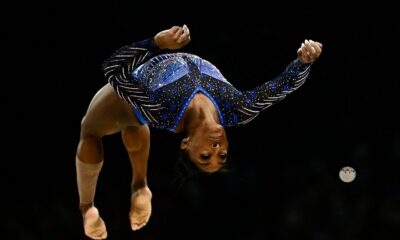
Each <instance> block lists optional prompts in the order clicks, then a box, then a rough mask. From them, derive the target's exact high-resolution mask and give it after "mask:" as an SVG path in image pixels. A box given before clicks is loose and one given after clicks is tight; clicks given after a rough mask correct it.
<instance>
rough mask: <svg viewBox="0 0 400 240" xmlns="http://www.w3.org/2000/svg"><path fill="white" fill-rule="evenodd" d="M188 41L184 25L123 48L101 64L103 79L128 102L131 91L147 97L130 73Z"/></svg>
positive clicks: (143, 89) (188, 35) (187, 31)
mask: <svg viewBox="0 0 400 240" xmlns="http://www.w3.org/2000/svg"><path fill="white" fill-rule="evenodd" d="M189 41H190V33H189V28H188V27H187V26H186V25H184V26H183V27H178V26H173V27H171V28H170V29H167V30H164V31H161V32H159V33H157V34H156V36H155V37H153V38H149V39H145V40H143V41H140V42H135V43H133V44H131V45H127V46H124V47H122V48H120V49H118V50H117V51H115V52H114V53H113V54H112V55H111V57H110V58H108V59H107V60H105V61H104V62H103V64H102V69H103V72H104V75H105V78H106V79H107V81H108V82H109V83H110V84H111V85H112V86H113V87H114V88H115V89H116V90H117V92H118V94H119V95H120V96H121V97H122V98H124V99H125V100H127V101H128V102H130V99H128V97H129V96H131V93H132V91H136V92H135V93H140V94H141V95H147V93H146V91H147V88H146V87H145V86H143V85H142V84H141V83H140V82H138V81H132V75H131V73H132V71H133V70H134V69H135V68H136V67H138V66H139V65H140V64H141V63H143V62H145V61H146V60H147V59H149V58H150V57H152V56H154V55H155V54H157V53H158V52H159V51H160V50H162V49H170V50H174V49H179V48H181V47H183V46H185V45H186V44H187V43H189ZM138 91H139V92H138Z"/></svg>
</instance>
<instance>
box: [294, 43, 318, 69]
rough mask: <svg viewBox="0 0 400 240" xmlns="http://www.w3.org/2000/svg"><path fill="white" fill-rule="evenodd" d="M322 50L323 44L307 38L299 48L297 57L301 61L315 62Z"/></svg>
mask: <svg viewBox="0 0 400 240" xmlns="http://www.w3.org/2000/svg"><path fill="white" fill-rule="evenodd" d="M321 52H322V44H321V43H319V42H315V41H313V40H305V41H304V43H302V44H301V46H300V48H299V49H298V50H297V57H298V59H299V60H300V62H301V63H303V64H305V63H313V62H315V60H317V59H318V58H319V56H320V55H321Z"/></svg>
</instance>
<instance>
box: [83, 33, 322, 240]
mask: <svg viewBox="0 0 400 240" xmlns="http://www.w3.org/2000/svg"><path fill="white" fill-rule="evenodd" d="M189 42H190V33H189V29H188V27H187V26H186V25H184V26H183V27H178V26H174V27H171V28H170V29H167V30H164V31H161V32H159V33H158V34H156V35H155V36H154V37H152V38H149V39H145V40H143V41H139V42H135V43H133V44H131V45H128V46H125V47H122V48H120V49H119V50H117V51H116V52H115V53H114V54H113V55H112V56H111V57H110V58H109V59H107V60H106V61H105V62H104V63H103V66H102V67H103V71H104V74H105V78H106V79H107V84H105V85H104V86H103V87H102V88H101V89H100V90H99V91H98V92H97V93H96V94H95V96H94V97H93V99H92V101H91V102H90V104H89V107H88V109H87V112H86V114H85V116H84V117H83V119H82V123H81V132H80V141H79V145H78V148H77V153H76V171H77V184H78V191H79V200H80V205H79V206H80V210H81V213H82V216H83V226H84V231H85V234H86V235H87V236H88V237H90V238H92V239H105V238H106V237H107V230H106V225H105V222H104V221H103V219H102V218H101V217H100V214H99V211H98V209H97V208H96V207H95V206H94V197H95V191H96V184H97V179H98V176H99V173H100V170H101V167H102V165H103V145H102V137H103V136H106V135H110V134H115V133H117V132H121V134H122V140H123V144H124V146H125V148H126V150H127V152H128V155H129V158H130V161H131V165H132V171H133V179H132V195H131V209H130V212H129V218H130V222H131V227H132V230H138V229H140V228H142V227H143V226H144V225H146V223H147V222H148V221H149V218H150V215H151V198H152V193H151V191H150V189H149V187H148V185H147V161H148V156H149V150H150V130H149V128H159V129H165V130H168V131H171V132H174V133H182V134H184V138H183V139H182V141H181V144H180V149H181V150H182V151H183V152H184V154H185V155H186V157H187V161H189V162H191V163H192V164H193V165H194V166H196V168H197V169H198V171H201V172H207V173H213V172H217V171H218V170H220V169H221V167H222V166H223V165H224V164H225V162H226V160H227V154H228V139H227V136H226V133H225V127H232V126H239V125H243V124H246V123H248V122H250V121H251V120H252V119H254V118H255V117H256V116H257V115H258V114H259V113H260V112H261V111H262V110H264V109H266V108H268V107H269V106H271V105H273V104H274V103H276V102H278V101H280V100H282V99H283V98H285V97H286V95H287V94H289V93H291V92H293V91H294V90H296V89H298V88H299V87H300V86H301V85H302V84H303V83H304V82H305V80H306V78H307V77H308V75H309V73H310V70H311V65H312V63H313V62H314V61H315V60H316V59H318V57H319V56H320V54H321V50H322V44H320V43H319V42H315V41H312V40H305V41H304V42H303V43H302V44H301V46H300V48H299V49H298V50H297V58H296V59H295V60H294V61H293V62H291V63H290V64H289V65H288V66H287V68H286V69H285V71H284V72H283V73H282V74H281V75H279V76H277V77H276V78H274V79H272V80H270V81H267V82H265V83H264V84H262V85H260V86H258V87H256V88H254V89H252V90H249V91H239V90H237V89H236V88H235V87H234V86H232V84H231V83H229V82H228V81H227V80H226V79H225V78H224V76H223V75H222V74H221V72H220V71H219V70H218V69H217V68H216V67H215V66H214V65H213V64H211V63H210V62H208V61H207V60H205V59H202V58H200V57H199V56H196V55H192V54H189V53H178V52H172V53H164V54H161V51H162V50H177V49H180V48H182V47H183V46H185V45H186V44H188V43H189Z"/></svg>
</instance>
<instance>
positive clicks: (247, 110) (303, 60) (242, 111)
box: [236, 40, 322, 124]
mask: <svg viewBox="0 0 400 240" xmlns="http://www.w3.org/2000/svg"><path fill="white" fill-rule="evenodd" d="M321 51H322V44H321V43H319V42H314V41H311V40H310V41H308V40H305V42H304V43H302V44H301V47H300V48H299V49H298V50H297V56H298V57H297V59H296V60H294V61H293V62H291V63H290V64H289V65H288V66H287V68H286V69H285V71H284V72H283V73H282V74H281V75H279V76H277V77H276V78H274V79H273V80H270V81H268V82H266V83H264V84H262V85H260V86H258V87H256V88H255V89H253V90H250V91H243V92H242V95H241V98H242V99H241V100H240V101H238V103H240V104H239V106H236V110H237V112H238V114H239V116H240V120H239V122H238V124H244V123H247V122H249V121H251V120H252V119H254V118H255V117H256V116H257V115H258V113H259V112H261V111H262V110H264V109H266V108H267V107H270V106H272V105H273V104H275V103H277V102H279V101H280V100H282V99H284V98H285V97H286V96H287V95H288V94H290V93H292V92H293V91H295V90H297V89H298V88H299V87H300V86H302V85H303V84H304V82H305V80H306V79H307V77H308V75H309V73H310V71H311V65H312V63H313V62H314V61H316V60H317V59H318V57H319V56H320V54H321Z"/></svg>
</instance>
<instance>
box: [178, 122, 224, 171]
mask: <svg viewBox="0 0 400 240" xmlns="http://www.w3.org/2000/svg"><path fill="white" fill-rule="evenodd" d="M180 148H181V161H185V162H187V163H186V164H189V165H192V166H193V167H194V170H195V171H196V170H197V171H200V172H204V173H215V172H218V171H219V170H221V168H222V167H223V166H224V165H225V163H226V160H227V156H228V139H227V136H226V132H225V129H224V128H223V127H222V126H221V125H219V124H218V125H215V124H213V125H207V124H204V125H203V126H202V127H199V128H197V129H196V130H195V131H193V132H191V134H190V135H188V136H186V137H185V138H183V139H182V141H181V144H180Z"/></svg>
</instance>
